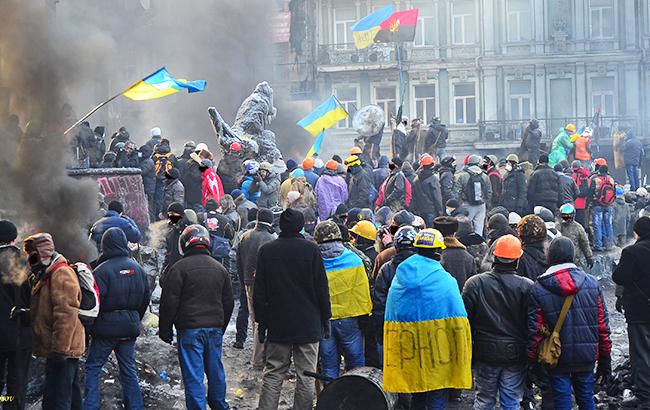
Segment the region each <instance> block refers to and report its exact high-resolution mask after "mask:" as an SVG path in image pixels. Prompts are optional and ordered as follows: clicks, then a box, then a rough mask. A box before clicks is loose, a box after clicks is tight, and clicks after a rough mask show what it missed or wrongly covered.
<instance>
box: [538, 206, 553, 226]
mask: <svg viewBox="0 0 650 410" xmlns="http://www.w3.org/2000/svg"><path fill="white" fill-rule="evenodd" d="M535 215H537V216H539V217H540V218H542V221H544V222H554V221H555V217H554V216H553V212H551V210H550V209H548V208H544V207H543V206H539V207H538V206H536V207H535Z"/></svg>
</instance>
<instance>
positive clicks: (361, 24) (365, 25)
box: [351, 4, 395, 48]
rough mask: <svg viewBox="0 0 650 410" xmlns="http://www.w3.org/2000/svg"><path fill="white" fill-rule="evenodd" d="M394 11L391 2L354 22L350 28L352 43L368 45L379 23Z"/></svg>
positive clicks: (379, 25)
mask: <svg viewBox="0 0 650 410" xmlns="http://www.w3.org/2000/svg"><path fill="white" fill-rule="evenodd" d="M394 11H395V7H394V6H393V5H392V4H391V5H388V6H386V7H384V8H381V9H379V10H377V11H375V12H374V13H372V14H369V15H367V16H366V17H364V18H362V19H361V20H359V21H357V22H356V23H354V25H353V26H352V28H351V30H352V36H353V37H354V45H355V46H356V47H357V48H366V47H370V46H371V45H372V44H373V43H374V42H375V37H376V36H377V33H379V31H380V30H381V23H383V22H384V21H386V20H387V19H388V18H389V17H390V16H391V15H392V14H393V12H394Z"/></svg>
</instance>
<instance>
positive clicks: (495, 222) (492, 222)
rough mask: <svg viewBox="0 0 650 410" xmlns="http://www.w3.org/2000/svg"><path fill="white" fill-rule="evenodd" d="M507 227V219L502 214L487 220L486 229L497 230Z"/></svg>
mask: <svg viewBox="0 0 650 410" xmlns="http://www.w3.org/2000/svg"><path fill="white" fill-rule="evenodd" d="M506 226H508V219H507V218H506V217H505V216H503V215H502V214H499V213H497V214H494V215H492V216H491V217H490V219H489V220H488V228H492V229H497V228H505V227H506Z"/></svg>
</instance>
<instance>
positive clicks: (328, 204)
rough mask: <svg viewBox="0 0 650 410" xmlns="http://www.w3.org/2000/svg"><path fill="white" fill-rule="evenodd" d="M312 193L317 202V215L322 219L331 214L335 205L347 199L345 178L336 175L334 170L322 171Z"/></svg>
mask: <svg viewBox="0 0 650 410" xmlns="http://www.w3.org/2000/svg"><path fill="white" fill-rule="evenodd" d="M314 193H315V194H316V203H317V204H318V216H319V217H320V219H321V220H322V221H324V220H325V219H327V218H329V217H330V216H332V215H333V214H334V211H336V207H338V206H339V205H340V204H344V203H345V202H346V201H347V200H348V187H347V185H346V183H345V180H344V179H343V178H341V177H340V176H338V175H336V171H331V170H329V169H326V170H325V171H323V174H322V175H321V176H320V178H319V179H318V182H317V183H316V188H315V189H314Z"/></svg>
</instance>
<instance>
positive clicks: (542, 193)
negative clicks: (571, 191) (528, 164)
mask: <svg viewBox="0 0 650 410" xmlns="http://www.w3.org/2000/svg"><path fill="white" fill-rule="evenodd" d="M560 193H561V190H560V176H559V175H558V174H557V172H555V171H554V170H553V168H551V167H549V166H548V165H546V164H540V165H538V166H537V168H535V171H534V172H533V174H532V175H531V176H530V180H529V181H528V206H529V207H531V208H532V207H534V206H538V205H540V206H543V207H545V208H548V209H549V210H551V212H555V209H557V207H558V201H559V200H560ZM560 205H562V204H560Z"/></svg>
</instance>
